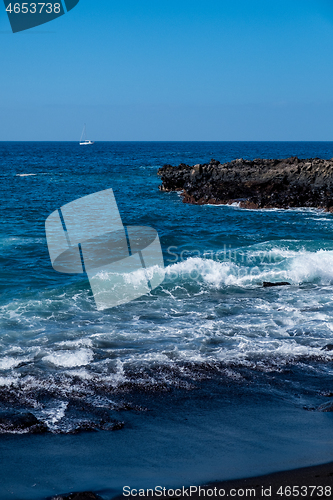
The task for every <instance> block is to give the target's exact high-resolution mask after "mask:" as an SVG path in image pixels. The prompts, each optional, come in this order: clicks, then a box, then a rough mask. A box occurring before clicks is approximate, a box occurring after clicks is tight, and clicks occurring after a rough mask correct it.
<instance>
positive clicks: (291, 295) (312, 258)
mask: <svg viewBox="0 0 333 500" xmlns="http://www.w3.org/2000/svg"><path fill="white" fill-rule="evenodd" d="M295 155H297V156H299V157H302V158H306V157H321V158H331V157H332V156H333V143H267V142H265V143H223V142H221V143H218V142H212V143H209V142H203V143H198V142H195V143H191V142H188V143H177V142H176V143H170V142H162V143H148V142H147V143H134V142H132V143H110V142H109V143H96V144H95V145H94V146H92V147H91V148H80V147H79V146H78V144H76V143H0V165H1V168H0V181H1V188H2V189H1V202H2V203H1V219H0V221H1V235H0V266H1V267H0V275H1V280H0V292H1V295H0V331H1V336H0V353H1V358H0V416H1V415H8V414H10V415H17V414H22V413H24V412H31V413H32V414H33V415H35V417H36V418H38V419H39V421H40V422H43V423H44V424H45V425H46V426H47V429H48V433H47V434H46V435H45V436H42V437H41V436H35V435H29V429H25V430H22V429H21V430H17V429H15V428H13V427H10V426H8V425H7V426H6V425H3V426H2V427H1V425H0V432H2V433H3V435H2V437H1V439H0V441H1V440H2V444H3V445H4V446H5V447H7V446H8V443H11V446H10V449H11V452H10V456H11V461H10V462H9V465H8V463H7V465H6V467H7V468H5V469H3V471H5V470H6V473H4V478H3V479H4V483H3V484H4V486H3V488H5V490H4V491H5V492H8V491H9V490H10V488H13V489H14V490H15V488H16V487H17V488H18V490H17V491H20V492H21V493H20V496H16V497H15V498H40V497H41V495H42V494H44V493H45V495H46V494H48V491H49V490H47V487H46V486H45V485H44V486H43V488H41V489H40V492H39V493H38V491H37V492H36V493H34V494H35V497H33V496H29V495H30V494H32V493H31V491H32V490H31V491H30V490H29V486H28V482H27V483H25V482H24V481H25V480H24V478H20V479H17V477H15V474H14V472H12V473H11V472H10V470H11V468H10V464H15V463H16V460H19V457H20V454H19V449H20V446H21V445H23V443H27V441H26V440H27V439H28V442H29V443H30V444H31V443H33V442H35V443H36V446H37V443H40V440H41V439H47V440H50V439H51V440H52V439H57V440H59V439H62V438H64V439H65V435H66V434H72V433H76V434H75V435H74V436H72V437H71V438H70V439H71V440H74V441H71V442H72V445H71V446H73V442H74V443H75V442H77V443H79V442H82V439H83V440H84V439H88V438H86V437H85V436H87V435H86V433H85V432H84V430H95V431H97V432H98V434H93V435H94V436H104V435H105V436H108V437H107V438H106V437H105V439H117V440H118V441H117V447H120V449H121V447H122V446H123V448H124V450H125V449H126V446H127V444H126V443H127V439H128V437H126V436H128V434H127V433H128V432H129V429H131V428H133V426H134V427H135V428H137V429H141V430H140V432H147V433H148V434H149V432H151V427H149V425H151V419H150V417H149V418H148V417H147V415H150V413H149V410H150V409H151V408H154V412H155V413H154V415H159V414H163V413H165V404H166V402H165V401H166V400H165V397H166V395H168V398H171V399H167V401H168V403H167V405H168V408H169V410H168V411H174V410H175V412H176V413H175V414H176V415H177V411H179V412H180V413H181V414H182V411H183V410H181V408H182V404H183V403H181V402H182V401H187V402H188V404H189V407H188V408H187V410H186V411H188V412H189V413H190V414H191V415H192V414H193V415H195V413H196V410H195V408H197V402H198V401H199V402H202V401H205V398H211V396H210V395H211V394H212V393H214V394H215V398H214V399H215V400H216V406H213V407H212V408H211V412H212V415H213V414H216V412H217V413H218V415H220V413H219V408H221V407H222V406H223V404H224V403H223V402H225V401H231V402H232V401H239V400H241V401H243V402H244V404H245V402H246V401H253V400H255V401H258V403H257V404H258V405H259V406H260V404H261V405H262V407H263V408H264V407H265V408H266V407H267V405H268V407H269V405H270V402H271V401H274V404H275V405H276V404H277V406H278V407H280V406H281V407H283V408H284V407H285V406H284V405H286V408H287V410H288V411H287V410H286V411H287V413H288V412H289V411H290V412H291V414H293V412H296V413H297V412H299V413H297V415H299V416H298V417H297V418H300V419H301V420H302V419H305V420H304V421H307V422H309V426H310V428H311V429H312V428H313V429H315V428H316V425H315V422H317V421H318V422H319V421H322V420H320V419H324V420H325V419H330V415H328V414H325V415H324V414H322V413H320V414H319V413H318V412H317V411H316V409H317V408H318V407H319V406H320V405H322V404H325V403H327V402H329V401H330V399H329V396H330V394H331V390H332V383H331V381H332V371H333V364H332V360H333V354H332V353H333V351H328V350H325V349H323V348H324V347H325V346H326V345H327V344H330V343H333V309H332V300H333V294H332V292H333V239H332V235H333V233H332V222H333V215H332V214H328V213H325V212H322V211H319V210H315V209H301V208H300V209H297V210H287V211H283V210H266V211H262V210H243V209H240V208H238V207H237V206H228V207H223V206H192V205H186V204H183V203H182V201H181V198H180V196H179V194H178V193H162V192H160V191H159V190H158V185H159V184H160V180H159V178H158V177H157V175H156V174H157V170H158V168H159V167H160V166H162V165H163V164H164V163H170V164H173V165H177V164H179V163H181V162H184V163H188V164H196V163H200V162H202V163H203V162H207V161H209V160H210V159H211V158H215V159H217V160H219V161H221V162H224V161H229V160H232V159H234V158H240V157H243V158H247V159H253V158H256V157H266V158H282V157H288V156H295ZM109 188H112V189H113V191H114V194H115V197H116V200H117V203H118V207H119V210H120V214H121V218H122V221H123V223H124V224H126V225H136V226H139V225H144V226H151V227H153V228H155V229H156V230H157V231H158V233H159V236H160V240H161V244H162V248H163V255H164V262H165V266H166V276H165V280H164V282H163V283H162V284H161V285H160V286H159V287H158V288H156V289H155V290H153V291H152V292H150V293H149V294H147V295H145V296H143V297H141V298H139V299H137V300H135V301H133V302H131V303H128V304H124V305H121V306H118V307H116V308H113V309H109V310H105V311H97V310H96V307H95V303H94V299H93V296H92V293H91V290H90V286H89V282H88V279H87V277H86V276H85V275H71V276H69V275H64V274H59V273H57V272H56V271H54V270H53V269H52V266H51V263H50V259H49V255H48V250H47V244H46V239H45V230H44V224H45V219H46V218H47V217H48V216H49V215H50V214H51V212H53V211H54V210H56V209H58V208H60V207H61V206H62V205H64V204H66V203H69V202H70V201H72V200H75V199H77V198H80V197H82V196H85V195H88V194H92V193H95V192H98V191H101V190H104V189H109ZM156 272H158V270H156ZM263 281H289V282H290V283H291V286H290V287H279V288H270V289H264V288H262V282H263ZM148 395H149V397H148ZM147 398H148V399H147ZM173 398H175V400H177V405H178V406H177V408H178V407H179V410H176V409H175V408H173V404H175V403H172V401H174V400H173ZM194 401H196V403H194ZM191 402H192V403H191ZM218 402H219V403H218ZM186 404H187V403H186ZM242 404H243V403H242ZM221 405H222V406H221ZM245 406H246V405H245ZM189 408H190V409H189ZM184 411H185V410H184ZM265 411H266V410H265ZM281 411H282V410H281ZM214 412H215V413H214ZM318 415H320V416H318ZM312 416H313V417H312ZM156 418H161V417H156ZM193 418H194V419H195V417H194V416H193ZM207 418H208V416H207V414H206V416H205V419H207ZM219 418H220V417H219ZM312 418H313V419H314V420H311V419H312ZM133 419H134V421H135V423H133ZM316 419H317V420H316ZM318 419H319V420H318ZM205 421H206V420H205ZM325 421H326V420H325ZM329 421H330V422H331V420H329ZM149 422H150V424H149ZM196 422H197V421H196ZM215 422H216V419H215ZM241 422H243V423H240V424H239V426H242V425H243V424H244V421H243V420H241ZM311 422H312V423H311ZM154 425H157V424H156V422H155V423H154ZM161 425H162V424H161ZM163 425H164V426H165V423H164V424H163ZM193 425H194V424H193ZM198 425H199V428H200V424H198V422H197V423H196V424H195V426H197V428H198ZM248 425H249V428H248V432H249V435H250V434H251V432H252V431H251V425H250V424H248ZM114 426H116V427H122V428H120V429H119V430H117V431H116V432H113V433H111V431H110V430H108V429H112V428H114ZM148 427H149V429H150V431H149V429H148ZM292 428H293V427H292ZM143 429H145V431H143ZM293 429H294V428H293ZM243 430H244V429H243ZM280 431H281V432H282V433H283V429H280ZM280 431H279V432H280ZM182 432H183V431H182ZM290 432H294V431H290ZM116 434H117V436H118V437H117V438H111V437H110V436H111V435H112V436H115V435H116ZM279 435H280V434H279ZM89 436H90V437H89V439H92V437H91V436H92V435H90V434H89ZM122 436H124V437H123V438H122ZM232 436H233V438H232V439H231V440H230V442H232V440H234V442H236V441H237V432H235V433H232ZM310 437H311V436H310ZM67 438H68V436H67ZM67 438H66V439H67ZM266 438H267V433H266ZM75 439H76V440H77V441H75ZM100 439H101V438H100V437H98V438H97V437H96V440H97V441H98V440H100ZM193 439H195V438H194V437H193ZM253 439H254V438H253ZM256 439H257V440H258V441H259V442H260V436H259V435H258V436H257V438H256ZM311 439H312V438H311ZM330 439H331V437H329V436H328V442H329V443H331V441H329V440H330ZM8 440H9V441H8ZM10 440H12V441H10ZM20 440H21V441H20ZM102 440H103V438H102ZM254 441H255V440H254ZM296 441H297V440H296ZM57 442H59V441H57ZM313 442H314V443H315V440H314V441H313ZM20 443H21V444H20ZM29 446H30V445H29ZM38 446H40V444H38ZM48 446H50V449H51V448H52V446H51V445H48ZM96 446H97V445H96ZM98 446H100V444H99V445H98ZM137 446H139V445H137ZM313 446H314V445H313ZM230 447H231V445H229V448H228V449H229V451H230V449H231V448H230ZM47 449H48V448H47ZM170 449H171V448H170ZM293 449H294V448H293V447H289V448H288V450H289V451H288V454H289V455H288V456H290V457H292V456H293V454H292V453H293V452H292V450H293ZM295 449H297V446H296V445H295ZM330 449H332V446H331V447H330ZM221 450H222V451H223V447H222V448H221ZM318 450H319V451H318V452H316V453H317V455H316V454H314V455H313V456H317V457H318V460H317V461H321V460H320V456H322V457H323V461H325V460H329V459H333V452H332V453H331V456H329V453H327V450H326V451H325V452H324V451H323V448H321V447H320V446H319V448H318ZM222 451H221V453H222ZM207 453H208V451H207ZM223 453H227V452H226V451H225V450H224V451H223ZM230 453H231V452H230ZM267 453H268V455H267V456H271V457H273V458H274V447H273V446H272V447H271V448H270V450H269V451H268V452H267ZM302 453H303V452H301V451H300V453H299V455H297V454H296V455H295V456H294V458H293V459H292V460H291V461H292V464H293V466H296V465H297V461H298V460H300V457H301V456H304V453H303V455H302ZM7 454H8V449H7ZM248 456H250V451H249V450H248ZM281 456H282V455H281V452H280V451H279V452H276V456H275V458H274V459H273V458H272V462H271V464H272V465H271V469H272V470H274V469H276V468H278V467H281V468H283V463H284V462H283V460H282V462H281V461H280V462H279V463H280V464H281V465H280V466H279V465H277V462H276V460H277V457H280V458H281ZM286 456H287V455H286ZM310 456H311V447H310V451H309V452H308V455H306V460H308V461H307V462H306V465H307V464H308V463H311V460H310V458H309V457H310ZM214 457H215V458H216V455H214ZM235 457H236V455H235ZM235 460H236V462H237V459H236V458H235ZM267 460H268V461H267ZM267 460H266V463H268V464H269V459H267ZM285 460H286V462H285V463H286V465H287V463H289V462H288V458H286V459H285ZM306 460H305V461H306ZM239 463H240V462H239ZM194 464H195V460H194V458H193V464H192V466H189V467H188V469H186V470H187V476H186V477H188V479H189V480H190V479H191V470H192V471H194V470H196V468H195V465H194ZM273 464H274V465H273ZM30 465H31V464H30ZM131 467H132V468H131ZM258 467H259V466H258ZM14 469H15V468H13V470H14ZM157 469H158V468H157ZM157 469H156V470H157ZM236 469H237V467H236V466H235V467H234V469H232V470H233V472H232V471H231V470H229V469H228V470H229V472H226V473H225V476H226V477H228V474H229V476H231V475H233V476H235V471H236ZM38 470H39V472H38V474H40V469H38ZM131 470H134V469H133V466H129V467H128V468H127V472H126V474H127V476H126V474H125V476H120V477H128V475H130V474H131ZM166 470H168V468H167V466H166ZM182 470H183V469H182ZM184 470H185V469H184ZM246 470H248V469H246V467H245V465H242V466H240V467H239V475H240V476H241V475H242V474H243V473H245V471H246ZM249 470H250V469H249ZM251 470H252V469H251ZM36 471H37V469H36ZM36 471H35V472H34V468H33V466H32V465H31V467H30V468H29V474H28V476H27V477H29V484H30V482H31V481H30V476H31V477H33V475H34V474H37V472H36ZM256 471H257V469H255V470H254V473H256ZM265 471H266V470H265ZM250 473H251V472H248V474H250ZM136 474H137V473H136ZM156 474H157V476H156V477H159V476H158V471H157V472H156ZM193 474H194V473H193ZM216 474H218V471H216ZM170 475H171V476H170V482H171V483H172V472H170ZM97 476H98V473H97V472H96V470H95V472H94V475H92V476H91V480H90V483H89V481H87V485H86V486H87V488H89V487H90V488H94V487H95V486H96V487H97V486H98V488H100V489H103V488H104V489H108V488H109V489H110V490H112V488H113V485H114V487H116V486H115V482H114V480H113V479H109V483H108V484H106V483H107V480H106V479H105V482H104V483H103V481H102V482H100V483H98V485H97V484H95V483H94V477H95V478H96V477H97ZM154 477H155V476H154ZM174 477H175V479H174V480H176V476H174ZM177 477H178V476H177ZM193 477H194V478H196V477H198V476H197V475H195V474H194V476H193ZM205 477H208V474H206V476H203V477H202V480H203V481H204V480H205ZM220 477H221V476H220ZM220 477H216V479H219V478H220ZM208 479H212V478H211V477H210V478H208ZM6 481H7V482H6ZM59 481H60V479H59ZM118 482H119V481H118ZM102 483H103V484H102ZM58 484H59V487H60V486H61V484H60V483H59V482H58ZM70 485H71V483H70V482H69V483H64V485H63V488H65V490H66V488H67V487H68V488H70ZM118 486H119V485H118ZM118 486H117V487H118ZM52 488H53V489H52V491H51V489H50V492H51V493H56V492H57V491H55V490H56V485H55V484H54V485H53V486H52ZM14 490H13V491H14ZM60 491H62V490H61V488H60ZM58 492H59V491H58ZM51 493H50V494H51ZM5 495H6V493H4V495H3V496H2V498H5ZM8 495H9V494H8ZM16 495H18V493H17V494H16ZM8 497H9V496H8ZM10 498H13V496H10Z"/></svg>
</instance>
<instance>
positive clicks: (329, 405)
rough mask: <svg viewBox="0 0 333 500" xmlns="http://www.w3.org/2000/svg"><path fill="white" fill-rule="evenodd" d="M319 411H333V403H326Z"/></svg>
mask: <svg viewBox="0 0 333 500" xmlns="http://www.w3.org/2000/svg"><path fill="white" fill-rule="evenodd" d="M318 411H324V412H329V411H333V403H332V402H330V403H324V404H322V405H320V406H319V408H318Z"/></svg>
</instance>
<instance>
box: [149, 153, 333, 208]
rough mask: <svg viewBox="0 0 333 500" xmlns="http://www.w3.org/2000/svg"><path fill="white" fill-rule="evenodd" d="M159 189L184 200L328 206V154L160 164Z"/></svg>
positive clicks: (331, 191)
mask: <svg viewBox="0 0 333 500" xmlns="http://www.w3.org/2000/svg"><path fill="white" fill-rule="evenodd" d="M158 175H159V176H160V177H161V180H162V185H161V186H159V189H160V190H161V191H181V192H182V197H183V202H184V203H193V204H197V205H203V204H214V205H219V204H231V203H238V204H239V206H240V207H241V208H274V207H276V208H289V207H316V208H323V209H325V210H327V211H330V212H333V158H332V159H331V160H321V159H319V158H312V159H299V158H297V157H291V158H285V159H272V160H268V159H267V160H266V159H261V158H257V159H255V160H244V159H242V158H240V159H237V160H233V161H231V162H228V163H223V164H221V163H220V162H219V161H217V160H214V159H212V160H210V162H209V163H205V164H197V165H194V166H190V165H186V164H184V163H181V164H180V165H178V167H173V166H171V165H164V166H163V167H162V168H160V169H159V170H158Z"/></svg>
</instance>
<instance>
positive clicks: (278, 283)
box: [262, 281, 291, 288]
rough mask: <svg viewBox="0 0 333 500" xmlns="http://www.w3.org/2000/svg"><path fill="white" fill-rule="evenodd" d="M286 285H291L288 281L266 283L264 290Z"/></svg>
mask: <svg viewBox="0 0 333 500" xmlns="http://www.w3.org/2000/svg"><path fill="white" fill-rule="evenodd" d="M285 285H291V283H289V282H288V281H277V282H276V283H271V282H270V281H264V282H263V284H262V286H263V287H264V288H266V287H269V286H285Z"/></svg>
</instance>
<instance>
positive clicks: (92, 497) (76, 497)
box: [51, 491, 103, 500]
mask: <svg viewBox="0 0 333 500" xmlns="http://www.w3.org/2000/svg"><path fill="white" fill-rule="evenodd" d="M51 500H103V499H102V497H100V496H99V495H97V494H96V493H93V492H92V491H83V492H81V493H70V494H69V495H57V496H56V497H52V498H51Z"/></svg>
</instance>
